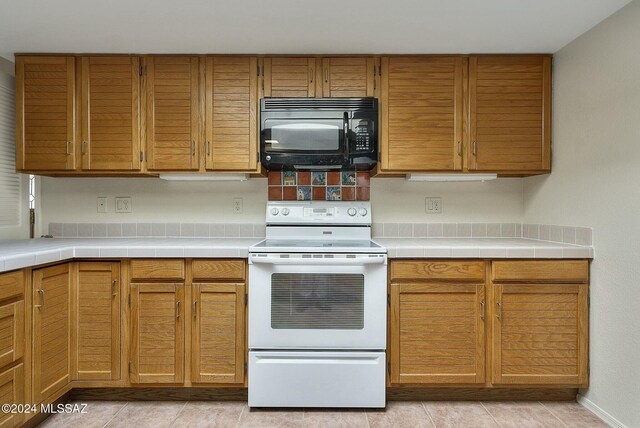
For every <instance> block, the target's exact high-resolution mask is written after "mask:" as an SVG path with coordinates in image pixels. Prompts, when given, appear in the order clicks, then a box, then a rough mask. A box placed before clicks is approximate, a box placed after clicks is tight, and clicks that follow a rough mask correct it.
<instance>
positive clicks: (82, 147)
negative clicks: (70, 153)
mask: <svg viewBox="0 0 640 428" xmlns="http://www.w3.org/2000/svg"><path fill="white" fill-rule="evenodd" d="M80 151H81V152H82V154H83V155H84V154H86V153H87V142H86V141H83V142H82V145H81V146H80Z"/></svg>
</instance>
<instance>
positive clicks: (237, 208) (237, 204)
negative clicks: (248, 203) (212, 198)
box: [233, 198, 242, 214]
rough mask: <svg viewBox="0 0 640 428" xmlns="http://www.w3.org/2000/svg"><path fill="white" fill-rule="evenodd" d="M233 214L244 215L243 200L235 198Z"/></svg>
mask: <svg viewBox="0 0 640 428" xmlns="http://www.w3.org/2000/svg"><path fill="white" fill-rule="evenodd" d="M233 213H234V214H242V198H233Z"/></svg>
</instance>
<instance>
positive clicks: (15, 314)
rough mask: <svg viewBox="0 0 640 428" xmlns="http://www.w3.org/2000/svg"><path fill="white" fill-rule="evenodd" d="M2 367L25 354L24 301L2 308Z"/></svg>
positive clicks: (0, 308)
mask: <svg viewBox="0 0 640 428" xmlns="http://www.w3.org/2000/svg"><path fill="white" fill-rule="evenodd" d="M0 331H2V332H3V333H2V336H3V337H2V338H0V367H4V366H6V365H7V364H11V363H12V362H14V361H16V360H17V359H18V358H20V357H22V355H23V354H24V300H20V301H18V302H13V303H10V304H8V305H4V306H0Z"/></svg>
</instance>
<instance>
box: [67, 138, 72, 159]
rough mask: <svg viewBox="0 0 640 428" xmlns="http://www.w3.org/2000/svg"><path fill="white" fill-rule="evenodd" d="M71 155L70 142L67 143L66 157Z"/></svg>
mask: <svg viewBox="0 0 640 428" xmlns="http://www.w3.org/2000/svg"><path fill="white" fill-rule="evenodd" d="M70 154H71V141H67V156H69V155H70Z"/></svg>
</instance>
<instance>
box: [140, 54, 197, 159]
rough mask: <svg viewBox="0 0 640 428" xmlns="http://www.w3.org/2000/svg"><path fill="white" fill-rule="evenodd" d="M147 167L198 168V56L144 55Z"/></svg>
mask: <svg viewBox="0 0 640 428" xmlns="http://www.w3.org/2000/svg"><path fill="white" fill-rule="evenodd" d="M145 64H146V74H145V76H146V97H147V99H146V102H147V114H146V116H147V118H146V122H147V156H148V158H147V167H148V169H149V170H160V171H161V170H169V171H170V170H173V171H184V170H196V169H198V165H199V161H198V159H199V149H198V141H199V137H200V121H199V117H200V111H199V110H200V94H199V65H198V64H199V59H198V58H197V57H188V56H179V57H170V56H152V57H147V58H146V59H145Z"/></svg>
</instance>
